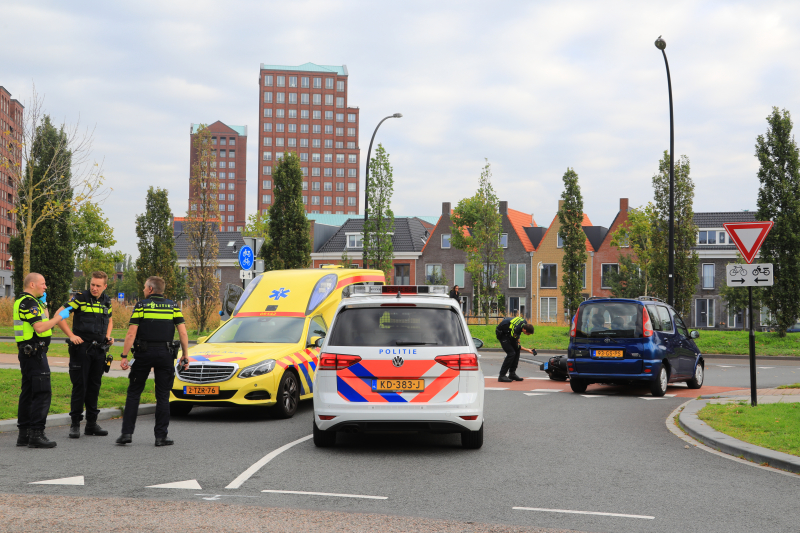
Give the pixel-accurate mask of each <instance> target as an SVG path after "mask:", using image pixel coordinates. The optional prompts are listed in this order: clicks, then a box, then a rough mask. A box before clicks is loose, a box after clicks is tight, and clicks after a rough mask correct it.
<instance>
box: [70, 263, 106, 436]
mask: <svg viewBox="0 0 800 533" xmlns="http://www.w3.org/2000/svg"><path fill="white" fill-rule="evenodd" d="M107 280H108V275H107V274H106V273H105V272H100V271H98V272H92V278H91V281H90V282H89V289H88V290H85V291H81V292H79V293H78V294H76V295H75V296H74V297H73V298H72V299H71V300H70V301H69V302H67V303H65V304H64V305H63V306H62V307H61V309H59V312H60V311H62V310H63V309H67V308H71V309H72V310H73V311H74V313H75V314H74V315H73V319H72V330H70V328H69V325H67V323H66V322H61V323H60V324H59V325H58V327H59V328H61V331H63V332H64V334H65V335H66V336H67V338H68V339H69V379H70V381H71V382H72V396H71V399H70V412H69V416H70V417H71V418H72V425H70V428H69V438H71V439H77V438H80V436H81V420H83V406H84V404H85V405H86V427H85V428H84V433H85V434H86V435H95V436H98V437H105V436H106V435H108V431H106V430H105V429H103V428H101V427H100V426H99V425H98V424H97V415H99V414H100V409H98V408H97V398H98V397H99V396H100V385H101V384H102V378H103V372H104V371H105V370H106V364H105V360H106V350H104V347H106V346H108V345H111V344H113V343H114V339H112V338H111V329H112V328H113V327H114V322H113V319H112V317H111V299H110V298H109V297H108V296H107V295H106V294H105V290H106V287H107V286H108V283H107Z"/></svg>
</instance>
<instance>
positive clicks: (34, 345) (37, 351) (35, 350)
mask: <svg viewBox="0 0 800 533" xmlns="http://www.w3.org/2000/svg"><path fill="white" fill-rule="evenodd" d="M20 350H22V354H23V355H24V356H25V357H38V358H40V359H41V357H42V354H44V353H45V352H46V351H47V343H46V342H44V341H31V342H26V343H23V344H21V346H20Z"/></svg>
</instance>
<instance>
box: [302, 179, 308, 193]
mask: <svg viewBox="0 0 800 533" xmlns="http://www.w3.org/2000/svg"><path fill="white" fill-rule="evenodd" d="M303 190H304V191H307V190H308V182H307V181H304V182H303Z"/></svg>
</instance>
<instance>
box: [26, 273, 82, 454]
mask: <svg viewBox="0 0 800 533" xmlns="http://www.w3.org/2000/svg"><path fill="white" fill-rule="evenodd" d="M22 285H23V288H24V292H23V293H22V294H20V295H19V297H18V298H17V299H16V301H15V302H14V338H15V340H16V341H17V349H18V351H19V353H18V357H19V368H20V370H21V371H22V386H21V391H20V394H19V407H18V411H17V427H19V437H18V438H17V446H27V447H28V448H55V446H56V443H55V442H53V441H51V440H48V439H47V437H46V436H45V434H44V427H45V424H46V423H47V412H48V411H49V410H50V399H51V396H52V392H51V388H50V365H49V364H47V347H48V346H49V345H50V336H51V335H52V333H53V332H52V331H51V330H52V329H53V327H54V326H55V325H56V324H58V323H59V322H61V321H62V320H64V319H65V318H67V317H68V316H69V311H66V310H65V311H61V313H60V314H58V315H57V316H56V317H55V318H53V319H49V316H48V314H47V307H46V305H45V302H46V293H45V291H46V290H47V284H46V283H45V281H44V276H42V275H41V274H37V273H35V272H31V273H30V274H28V275H27V276H25V280H24V281H23V283H22ZM48 319H49V320H48Z"/></svg>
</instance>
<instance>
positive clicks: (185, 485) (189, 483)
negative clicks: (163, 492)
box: [146, 479, 203, 490]
mask: <svg viewBox="0 0 800 533" xmlns="http://www.w3.org/2000/svg"><path fill="white" fill-rule="evenodd" d="M146 488H148V489H192V490H202V488H203V487H201V486H200V483H198V482H197V480H196V479H187V480H186V481H174V482H172V483H162V484H161V485H148V486H147V487H146Z"/></svg>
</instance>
